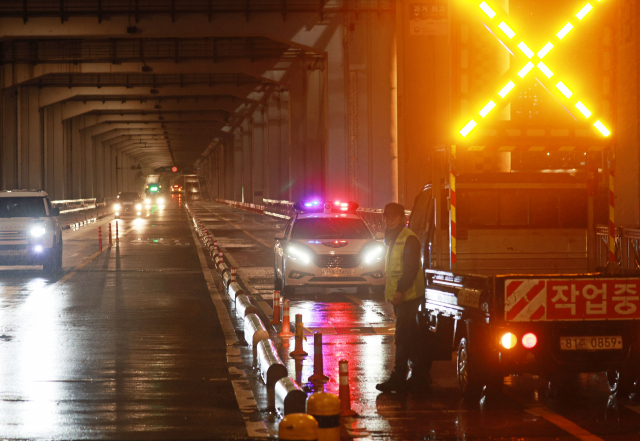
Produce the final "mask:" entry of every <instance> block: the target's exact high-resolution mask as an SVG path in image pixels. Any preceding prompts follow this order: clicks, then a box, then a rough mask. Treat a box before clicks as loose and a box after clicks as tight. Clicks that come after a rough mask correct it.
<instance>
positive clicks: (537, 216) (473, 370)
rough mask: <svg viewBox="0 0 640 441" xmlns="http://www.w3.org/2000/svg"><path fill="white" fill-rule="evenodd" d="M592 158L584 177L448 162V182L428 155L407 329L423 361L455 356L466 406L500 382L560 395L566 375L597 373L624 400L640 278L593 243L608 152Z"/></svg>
mask: <svg viewBox="0 0 640 441" xmlns="http://www.w3.org/2000/svg"><path fill="white" fill-rule="evenodd" d="M580 156H584V155H580ZM592 156H595V158H590V161H591V162H596V163H597V156H599V157H600V162H599V163H597V164H596V165H595V168H597V170H599V172H598V173H596V174H593V175H592V176H589V175H588V173H587V169H586V164H583V167H582V168H583V170H582V171H576V169H574V168H573V166H571V168H570V169H567V170H562V169H556V170H555V172H554V173H548V172H543V171H538V172H532V171H528V172H517V170H510V171H509V172H506V171H502V172H501V171H491V172H480V173H478V172H475V170H474V168H473V167H466V166H465V164H464V163H465V162H468V159H469V158H468V156H467V157H465V155H460V154H459V155H458V157H457V158H456V161H457V165H458V170H459V171H460V169H461V171H462V173H460V172H458V173H456V174H455V177H454V178H451V177H449V178H447V177H446V175H447V174H448V173H442V172H440V173H438V170H441V171H442V170H447V169H448V167H449V166H450V165H451V160H452V155H451V152H448V153H447V152H441V154H440V155H437V154H436V155H435V157H434V164H435V165H434V171H433V177H434V180H435V181H436V183H435V184H429V185H427V186H425V188H424V189H423V190H422V191H421V192H420V193H419V194H418V196H417V197H416V199H415V203H414V206H413V209H412V211H411V217H410V219H409V227H410V228H411V229H412V230H413V231H414V232H415V233H416V234H417V235H418V237H419V238H420V241H421V244H422V259H423V270H424V276H425V280H426V290H425V302H424V305H423V306H422V308H421V310H420V312H419V317H418V321H419V323H420V325H421V326H420V329H421V331H420V332H421V334H422V336H423V341H425V342H426V345H425V347H424V349H423V350H424V351H426V355H427V356H428V357H430V358H431V359H432V360H451V359H452V356H453V354H455V357H456V359H457V363H456V369H457V379H458V384H459V388H460V391H461V392H462V394H463V396H464V397H465V398H473V397H478V396H480V394H481V393H482V392H483V391H484V392H488V391H491V390H493V391H496V390H499V389H500V388H501V387H502V384H503V378H504V377H505V376H508V375H511V374H534V375H540V376H543V377H545V378H547V379H548V380H549V382H550V386H559V387H562V385H563V383H564V382H565V380H566V378H567V376H570V375H572V374H574V373H581V372H606V376H607V380H608V384H609V388H610V391H611V393H612V394H617V393H621V394H628V393H631V392H633V387H634V384H635V382H636V380H637V378H638V374H639V373H640V341H639V337H640V273H639V272H638V271H635V270H632V269H626V270H625V269H621V268H619V267H618V266H616V265H615V261H613V262H612V261H607V259H606V258H605V257H606V256H608V255H609V254H608V239H609V238H608V237H607V232H608V229H604V232H605V233H604V234H600V236H598V231H599V230H598V229H597V227H596V226H597V224H599V223H604V224H606V221H607V211H608V206H607V201H608V197H607V196H608V190H609V189H608V188H607V186H606V179H603V175H604V176H606V175H607V174H606V173H605V172H606V169H607V161H606V160H605V159H606V156H607V155H606V154H605V153H604V152H601V153H600V154H599V155H592ZM438 158H439V160H438ZM580 162H583V161H580ZM461 164H462V165H461ZM578 165H579V164H576V166H578ZM514 166H515V165H513V164H512V167H514ZM470 169H472V170H474V172H468V171H469V170H470ZM465 171H467V172H465ZM454 179H455V184H454V185H453V187H454V188H453V189H452V185H451V184H452V181H453V180H454ZM593 179H595V182H591V181H592V180H593ZM454 215H455V218H454ZM454 220H455V221H456V222H453V221H454ZM454 246H455V248H454ZM555 390H558V389H557V388H556V389H555Z"/></svg>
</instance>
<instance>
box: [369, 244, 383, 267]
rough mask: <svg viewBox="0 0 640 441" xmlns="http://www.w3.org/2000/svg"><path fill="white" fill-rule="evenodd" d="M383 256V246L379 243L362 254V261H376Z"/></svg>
mask: <svg viewBox="0 0 640 441" xmlns="http://www.w3.org/2000/svg"><path fill="white" fill-rule="evenodd" d="M382 256H384V247H383V246H381V245H378V246H375V247H373V248H372V249H370V250H367V252H366V253H365V255H364V263H374V262H378V261H379V260H380V259H382Z"/></svg>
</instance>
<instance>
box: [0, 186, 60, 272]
mask: <svg viewBox="0 0 640 441" xmlns="http://www.w3.org/2000/svg"><path fill="white" fill-rule="evenodd" d="M59 215H60V209H59V208H57V207H53V206H52V205H51V201H50V200H49V195H48V194H47V193H46V192H45V191H42V190H4V191H0V266H8V265H42V269H43V271H44V272H45V273H53V272H58V271H60V270H61V269H62V229H61V228H60V225H59V223H58V219H57V216H59Z"/></svg>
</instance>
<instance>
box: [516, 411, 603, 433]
mask: <svg viewBox="0 0 640 441" xmlns="http://www.w3.org/2000/svg"><path fill="white" fill-rule="evenodd" d="M525 411H526V412H527V413H530V414H531V415H536V416H539V417H542V418H544V419H545V420H547V421H549V422H550V423H552V424H555V425H556V426H558V427H560V428H561V429H562V430H564V431H566V432H569V433H570V434H571V435H573V436H575V437H576V438H578V439H581V440H582V441H603V440H602V438H600V437H598V436H595V435H593V434H591V433H589V432H587V431H586V430H585V429H583V428H582V427H580V426H578V425H577V424H576V423H574V422H573V421H569V420H568V419H566V418H565V417H563V416H560V415H558V414H557V413H555V412H554V411H552V410H551V409H548V408H546V407H530V408H528V409H525Z"/></svg>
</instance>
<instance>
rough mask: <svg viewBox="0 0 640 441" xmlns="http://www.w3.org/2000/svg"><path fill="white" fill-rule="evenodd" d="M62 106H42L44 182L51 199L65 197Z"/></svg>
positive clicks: (65, 173) (66, 186)
mask: <svg viewBox="0 0 640 441" xmlns="http://www.w3.org/2000/svg"><path fill="white" fill-rule="evenodd" d="M64 138H65V137H64V127H63V124H62V108H61V105H60V104H54V105H52V106H47V107H45V108H44V153H45V180H46V181H45V183H46V189H47V192H48V193H49V196H50V197H51V199H52V200H56V199H57V200H60V199H66V196H67V188H68V182H67V179H66V176H67V163H68V155H67V154H66V152H65V145H64Z"/></svg>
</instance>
